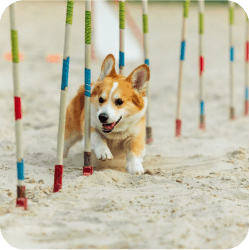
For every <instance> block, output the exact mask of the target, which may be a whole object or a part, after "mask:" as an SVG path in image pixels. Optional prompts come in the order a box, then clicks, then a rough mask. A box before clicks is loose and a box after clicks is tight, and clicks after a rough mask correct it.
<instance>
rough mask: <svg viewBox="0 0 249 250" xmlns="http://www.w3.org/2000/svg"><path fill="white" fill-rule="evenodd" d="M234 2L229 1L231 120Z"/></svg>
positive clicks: (233, 114)
mask: <svg viewBox="0 0 249 250" xmlns="http://www.w3.org/2000/svg"><path fill="white" fill-rule="evenodd" d="M233 25H234V2H231V1H229V28H230V32H229V33H230V119H231V120H234V119H235V92H234V38H233Z"/></svg>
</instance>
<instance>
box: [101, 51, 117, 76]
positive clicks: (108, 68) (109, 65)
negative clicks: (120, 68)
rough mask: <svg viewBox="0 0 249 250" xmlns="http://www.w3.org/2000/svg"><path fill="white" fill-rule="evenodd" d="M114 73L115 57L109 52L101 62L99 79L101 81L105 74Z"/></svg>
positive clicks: (113, 74)
mask: <svg viewBox="0 0 249 250" xmlns="http://www.w3.org/2000/svg"><path fill="white" fill-rule="evenodd" d="M116 75H117V73H116V70H115V57H114V56H113V55H112V54H109V55H108V56H107V57H106V58H105V60H104V61H103V63H102V66H101V73H100V76H99V81H102V80H103V79H104V78H105V77H106V76H111V77H115V76H116Z"/></svg>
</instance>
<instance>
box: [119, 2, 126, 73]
mask: <svg viewBox="0 0 249 250" xmlns="http://www.w3.org/2000/svg"><path fill="white" fill-rule="evenodd" d="M124 66H125V0H119V74H121V75H123V74H124Z"/></svg>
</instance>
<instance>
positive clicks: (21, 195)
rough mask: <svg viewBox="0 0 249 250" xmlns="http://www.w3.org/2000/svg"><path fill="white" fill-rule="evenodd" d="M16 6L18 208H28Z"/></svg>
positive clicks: (12, 16)
mask: <svg viewBox="0 0 249 250" xmlns="http://www.w3.org/2000/svg"><path fill="white" fill-rule="evenodd" d="M15 7H16V4H15V3H13V4H11V5H10V34H11V50H12V56H13V59H12V61H13V63H12V73H13V83H14V84H13V85H14V107H15V135H16V161H17V179H18V180H17V198H16V206H17V207H24V209H25V210H26V209H27V207H28V204H27V198H26V194H25V189H26V186H25V182H24V181H25V175H24V174H25V172H24V159H23V141H22V102H21V94H20V77H19V53H18V33H17V29H16V20H15V17H16V16H15Z"/></svg>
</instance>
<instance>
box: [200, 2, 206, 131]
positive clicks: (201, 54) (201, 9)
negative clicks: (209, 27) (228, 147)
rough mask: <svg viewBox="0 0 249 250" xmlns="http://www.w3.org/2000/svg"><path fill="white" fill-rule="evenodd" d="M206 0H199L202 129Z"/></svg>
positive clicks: (203, 120) (203, 117)
mask: <svg viewBox="0 0 249 250" xmlns="http://www.w3.org/2000/svg"><path fill="white" fill-rule="evenodd" d="M203 36H204V0H199V69H200V74H199V83H200V129H203V130H204V129H205V112H204V111H205V101H204V62H205V60H204V53H203V41H204V37H203Z"/></svg>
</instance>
